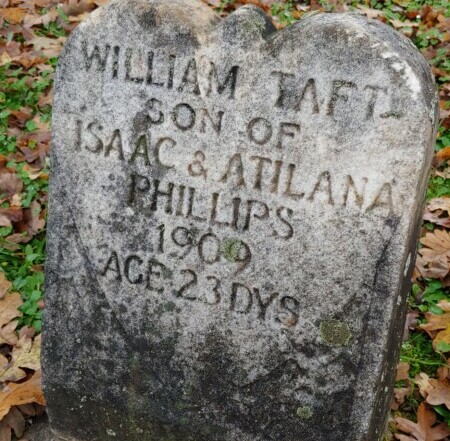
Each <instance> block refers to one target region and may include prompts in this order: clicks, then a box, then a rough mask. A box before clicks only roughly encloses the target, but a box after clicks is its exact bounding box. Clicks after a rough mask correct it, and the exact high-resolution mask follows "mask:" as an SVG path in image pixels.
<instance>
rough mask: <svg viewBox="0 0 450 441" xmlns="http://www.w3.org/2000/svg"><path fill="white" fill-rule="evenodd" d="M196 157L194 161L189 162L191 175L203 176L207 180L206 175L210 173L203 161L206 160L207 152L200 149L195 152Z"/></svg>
mask: <svg viewBox="0 0 450 441" xmlns="http://www.w3.org/2000/svg"><path fill="white" fill-rule="evenodd" d="M194 158H195V159H196V160H195V161H194V162H192V163H191V164H189V166H188V171H189V174H190V175H191V176H195V177H197V176H203V178H204V179H205V180H206V176H207V174H208V172H207V170H206V168H205V167H204V165H203V162H204V161H205V159H206V157H205V154H204V153H203V152H202V151H200V150H198V151H196V152H195V154H194Z"/></svg>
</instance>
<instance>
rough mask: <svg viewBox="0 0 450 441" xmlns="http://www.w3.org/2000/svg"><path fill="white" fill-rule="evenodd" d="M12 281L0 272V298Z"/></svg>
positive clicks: (3, 295) (8, 288)
mask: <svg viewBox="0 0 450 441" xmlns="http://www.w3.org/2000/svg"><path fill="white" fill-rule="evenodd" d="M11 286H12V283H11V282H10V281H9V280H8V279H7V278H6V276H5V274H4V273H2V272H0V300H1V299H3V298H4V297H5V294H6V293H7V292H8V291H9V290H10V288H11Z"/></svg>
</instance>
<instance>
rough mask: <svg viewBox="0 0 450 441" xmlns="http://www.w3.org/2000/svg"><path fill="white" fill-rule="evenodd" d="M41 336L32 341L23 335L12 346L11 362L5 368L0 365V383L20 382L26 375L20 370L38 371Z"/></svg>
mask: <svg viewBox="0 0 450 441" xmlns="http://www.w3.org/2000/svg"><path fill="white" fill-rule="evenodd" d="M40 356H41V336H40V335H38V336H37V337H35V339H34V340H32V339H31V338H30V337H29V336H28V335H26V334H25V335H23V336H22V337H21V338H20V340H19V341H18V343H17V344H16V345H15V346H14V348H13V352H12V356H11V361H10V362H9V363H8V364H7V365H6V366H5V365H3V369H2V366H1V364H0V382H2V381H3V382H6V381H20V380H22V379H24V378H25V377H26V376H27V374H26V372H25V371H24V370H23V369H21V368H27V369H33V370H35V371H36V370H38V369H39V368H40Z"/></svg>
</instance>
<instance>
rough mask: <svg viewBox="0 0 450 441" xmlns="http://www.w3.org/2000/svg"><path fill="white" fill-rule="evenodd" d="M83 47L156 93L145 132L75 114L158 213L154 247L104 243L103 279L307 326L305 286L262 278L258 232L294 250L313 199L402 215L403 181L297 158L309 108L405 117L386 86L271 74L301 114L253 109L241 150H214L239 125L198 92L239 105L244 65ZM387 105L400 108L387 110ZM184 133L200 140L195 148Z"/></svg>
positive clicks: (82, 140)
mask: <svg viewBox="0 0 450 441" xmlns="http://www.w3.org/2000/svg"><path fill="white" fill-rule="evenodd" d="M82 51H83V57H84V60H85V65H84V68H85V69H86V71H88V72H90V71H94V70H95V71H98V72H101V73H102V74H103V75H106V76H107V78H108V80H114V81H123V82H126V83H129V84H130V85H133V84H135V85H139V86H142V87H148V88H151V90H155V93H154V95H153V96H151V95H150V98H148V99H147V100H146V107H145V111H143V112H141V113H139V114H136V115H130V121H136V120H139V121H140V122H141V123H140V125H139V126H138V127H139V130H136V127H135V126H132V124H130V127H116V128H111V127H114V126H111V123H110V121H108V120H107V119H106V117H105V116H102V117H100V116H99V117H96V118H91V119H82V118H77V119H76V120H75V121H74V126H75V130H76V137H75V139H76V142H75V145H74V146H73V148H74V149H75V150H76V151H77V152H79V153H80V154H82V155H95V156H97V157H101V158H102V160H104V161H111V162H116V163H120V164H122V165H123V167H124V168H123V169H124V170H127V176H126V179H125V180H124V181H123V182H121V187H122V189H123V192H122V194H121V197H122V202H123V204H124V206H126V207H128V208H130V209H132V210H133V211H132V212H136V213H145V215H146V216H150V217H151V218H152V219H153V218H154V219H155V220H157V221H156V222H155V221H152V222H150V223H149V228H150V229H151V234H150V235H149V239H148V240H149V242H148V244H147V245H148V246H149V247H150V249H151V250H152V253H151V254H148V253H144V252H138V251H137V250H135V251H131V250H130V253H129V254H125V255H123V254H121V253H119V252H117V251H116V250H114V249H113V248H111V247H110V245H102V246H103V248H104V249H106V250H107V251H105V254H104V259H103V260H102V262H100V263H99V273H100V275H101V276H102V277H105V278H107V279H108V280H110V281H115V282H117V283H121V284H129V285H139V286H141V287H142V288H143V289H145V290H147V291H148V292H152V293H155V294H156V295H158V296H160V297H161V298H165V299H167V298H172V299H178V301H180V302H191V303H198V304H203V305H208V307H211V308H214V307H220V308H222V309H223V310H225V311H229V313H231V314H243V315H247V316H249V317H252V319H255V320H262V321H265V320H272V321H275V322H277V323H279V324H280V325H281V326H287V327H292V326H295V325H297V324H298V323H299V314H300V301H299V298H298V292H296V290H294V289H293V287H290V288H283V289H269V288H267V286H268V285H267V284H265V283H264V281H262V280H253V278H252V265H253V264H254V262H255V259H256V260H257V259H258V256H257V255H256V254H255V252H254V250H253V244H252V234H254V233H256V232H258V233H260V234H261V235H262V236H263V237H268V238H270V239H271V240H273V241H276V242H277V243H282V244H286V246H290V244H292V243H294V241H297V243H298V241H301V237H297V235H296V233H297V231H296V228H297V226H298V225H299V223H300V222H302V211H301V210H302V207H306V206H315V207H317V209H320V207H321V206H323V205H326V206H331V207H333V209H335V210H336V212H338V211H342V210H348V212H349V213H352V215H358V216H368V215H372V214H380V215H382V216H386V215H387V216H391V215H395V210H394V206H395V204H394V198H395V194H394V187H393V182H391V181H385V180H376V179H377V177H373V176H372V177H365V176H354V175H352V174H342V173H341V172H340V171H335V170H333V169H332V167H326V166H324V168H323V170H322V171H320V172H319V173H317V175H316V176H311V175H310V173H309V172H308V168H307V166H305V164H303V163H302V162H301V160H300V159H299V157H301V155H300V156H299V155H294V156H293V154H292V152H296V151H297V150H298V149H299V148H300V147H301V146H302V144H304V143H305V142H308V141H307V140H306V138H304V134H303V131H304V127H303V121H302V116H301V115H302V114H304V112H308V113H311V114H317V115H321V117H323V118H329V120H330V123H331V124H333V123H334V118H335V117H336V114H337V112H338V111H342V109H345V106H349V105H351V101H352V100H358V101H359V102H360V103H362V104H361V105H362V109H363V110H362V114H361V115H360V116H361V119H362V120H363V121H366V122H367V124H369V123H371V122H373V121H374V120H375V119H377V118H389V117H396V118H400V117H401V116H402V115H400V113H398V112H396V111H395V106H394V104H393V103H394V100H391V101H389V99H388V100H387V99H386V97H388V96H389V95H390V91H389V88H388V87H386V86H383V87H381V86H378V85H371V84H363V85H362V84H357V83H356V82H355V81H352V80H351V79H348V80H347V79H337V80H335V81H332V82H331V83H330V84H328V87H325V88H324V87H323V85H322V87H321V88H319V87H318V84H319V83H318V81H316V79H315V78H306V79H305V78H297V77H296V76H295V75H293V74H290V73H287V72H281V71H272V72H270V74H269V76H268V78H267V84H268V88H269V89H270V90H272V91H273V94H272V95H273V102H272V106H273V109H275V110H276V109H285V110H289V113H288V114H289V115H291V116H292V117H291V118H287V119H285V118H283V120H278V119H277V118H273V116H271V115H267V114H264V115H263V114H261V115H249V116H248V118H247V119H244V121H243V122H241V126H239V127H235V129H236V133H235V135H234V136H235V138H236V140H235V141H236V142H235V144H234V145H235V147H232V148H226V149H223V151H221V152H220V154H217V153H216V154H214V149H210V148H209V147H208V145H209V144H211V145H221V143H222V142H223V141H222V139H223V136H224V135H229V134H228V133H224V127H228V128H229V127H233V119H232V118H233V110H232V109H233V105H231V106H227V105H225V104H223V103H224V102H223V101H220V103H222V104H220V103H219V102H218V103H219V104H217V106H210V105H208V104H207V103H206V102H203V103H202V104H200V105H199V104H198V103H199V102H201V101H198V100H196V99H195V97H209V96H215V97H219V96H220V97H224V98H225V99H226V100H227V101H226V102H229V103H233V102H236V101H237V100H239V98H240V85H241V84H242V83H243V82H244V77H245V70H244V69H243V68H242V67H241V66H237V65H235V66H228V67H226V68H225V67H224V66H218V65H216V64H215V63H213V62H212V61H210V60H208V59H207V58H205V57H202V58H201V59H196V58H186V57H182V56H177V55H176V54H170V53H169V54H167V53H163V52H159V51H157V50H156V51H154V50H148V51H147V52H145V53H144V52H142V51H138V50H134V49H132V48H122V47H119V46H111V45H108V44H105V45H104V46H94V47H91V46H90V45H89V44H88V43H85V44H84V45H83V46H82ZM132 87H134V86H132ZM163 89H166V90H167V91H171V92H170V93H172V94H175V96H178V97H179V100H178V101H177V100H170V101H169V99H168V98H167V99H164V98H161V96H162V95H161V94H160V93H157V92H156V91H157V90H163ZM189 97H191V98H192V99H190V98H189ZM381 101H383V103H384V105H383V106H384V107H383V106H381V105H380V102H381ZM386 102H390V103H391V104H392V106H391V107H390V108H389V109H386ZM194 103H197V104H194ZM221 106H222V107H221ZM186 136H189V137H190V138H186ZM186 139H192V140H195V141H193V142H195V143H194V144H193V145H191V144H189V145H188V143H187V142H186ZM192 262H196V264H193V263H192Z"/></svg>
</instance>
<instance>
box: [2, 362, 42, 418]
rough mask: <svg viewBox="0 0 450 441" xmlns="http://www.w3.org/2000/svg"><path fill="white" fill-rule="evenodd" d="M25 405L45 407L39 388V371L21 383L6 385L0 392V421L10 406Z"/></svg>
mask: <svg viewBox="0 0 450 441" xmlns="http://www.w3.org/2000/svg"><path fill="white" fill-rule="evenodd" d="M27 403H38V404H41V405H42V406H45V400H44V395H43V394H42V387H41V370H40V369H39V370H38V371H36V372H35V373H34V375H33V376H32V377H31V378H30V379H28V380H27V381H24V382H23V383H8V384H7V385H6V386H4V388H3V390H0V420H2V419H3V417H4V416H5V415H7V413H8V412H9V410H10V409H11V407H12V406H18V405H21V404H27Z"/></svg>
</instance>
